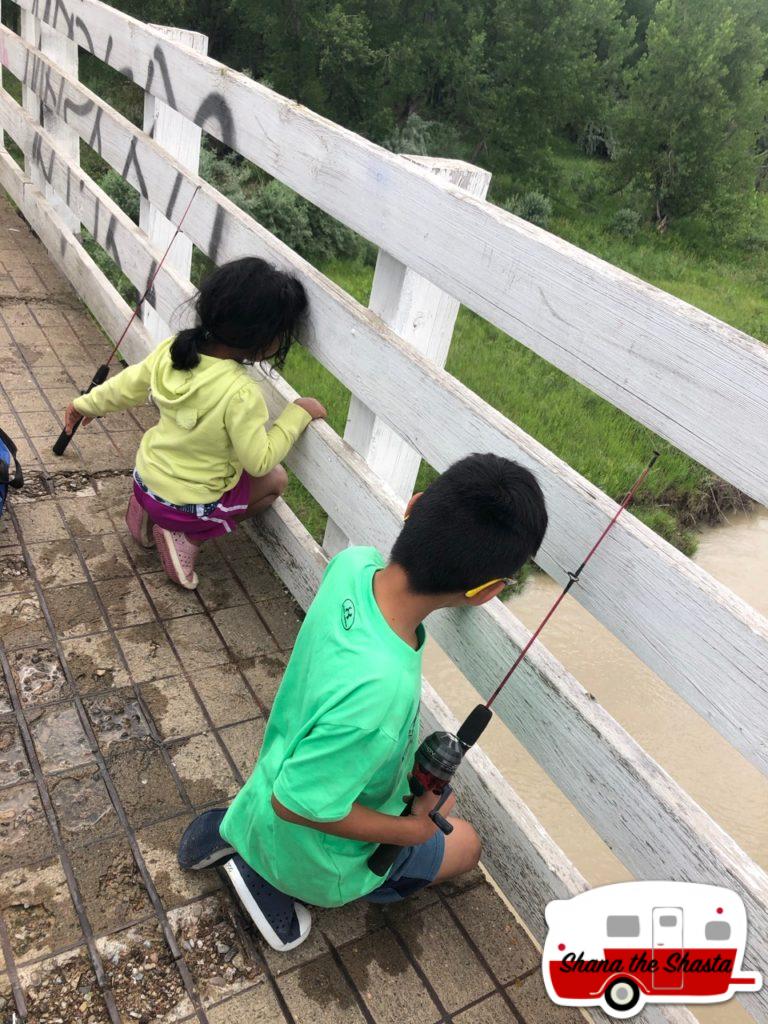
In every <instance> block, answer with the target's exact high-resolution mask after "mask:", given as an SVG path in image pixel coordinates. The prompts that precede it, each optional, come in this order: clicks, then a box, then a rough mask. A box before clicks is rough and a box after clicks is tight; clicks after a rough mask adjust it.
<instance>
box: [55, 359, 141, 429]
mask: <svg viewBox="0 0 768 1024" xmlns="http://www.w3.org/2000/svg"><path fill="white" fill-rule="evenodd" d="M153 356H154V352H153V353H151V355H149V356H147V358H146V359H142V361H141V362H140V363H135V364H134V365H133V366H128V367H126V369H124V370H122V371H121V372H120V373H118V374H116V375H115V376H114V377H110V378H109V380H105V381H104V383H103V384H99V386H98V387H96V388H94V389H93V391H89V392H88V394H87V395H80V396H79V397H78V398H76V399H75V400H74V401H73V402H72V403H71V408H73V409H74V410H75V412H76V413H78V414H79V415H80V416H84V417H86V418H88V419H93V417H94V416H104V414H105V413H108V412H120V411H121V410H122V409H132V408H134V406H137V405H142V404H143V403H144V402H146V400H147V395H148V394H149V382H150V377H151V369H152V365H151V360H152V357H153ZM69 419H70V416H69V410H67V422H69Z"/></svg>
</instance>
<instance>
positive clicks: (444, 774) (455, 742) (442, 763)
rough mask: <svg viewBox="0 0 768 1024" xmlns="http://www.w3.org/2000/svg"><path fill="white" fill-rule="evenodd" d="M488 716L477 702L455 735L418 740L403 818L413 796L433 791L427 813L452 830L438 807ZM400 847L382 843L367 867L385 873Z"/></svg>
mask: <svg viewBox="0 0 768 1024" xmlns="http://www.w3.org/2000/svg"><path fill="white" fill-rule="evenodd" d="M492 716H493V712H492V711H491V710H490V709H489V708H486V707H485V706H484V705H483V704H478V705H477V707H476V708H475V709H474V711H472V712H471V713H470V715H469V716H468V717H467V718H466V719H465V721H464V722H463V723H462V725H461V727H460V728H459V731H458V732H457V733H456V734H455V735H454V733H452V732H443V731H438V732H432V733H430V734H429V736H426V737H425V738H424V739H423V740H422V741H421V744H420V745H419V749H418V750H417V751H416V758H415V761H414V765H413V771H412V772H411V775H410V778H409V784H410V787H411V794H412V795H411V797H410V798H409V800H408V803H407V804H406V806H405V809H404V810H403V817H405V816H406V815H408V814H410V813H411V806H412V804H413V801H414V799H415V798H416V797H418V796H422V795H423V794H424V793H435V794H436V795H438V796H439V797H440V799H439V800H438V802H437V804H436V805H435V806H434V808H433V809H432V810H431V811H430V813H429V816H430V818H431V819H432V821H434V823H435V824H436V825H437V827H438V828H439V829H440V831H441V832H443V833H444V834H445V835H447V836H448V835H450V834H451V832H453V825H452V824H451V823H450V821H448V819H447V818H444V817H443V816H442V814H440V808H441V807H442V806H443V805H444V804H445V801H446V800H447V799H448V797H449V796H450V795H451V793H452V792H453V789H452V788H451V780H452V779H453V776H454V775H455V774H456V769H457V768H458V767H459V765H460V764H461V762H462V760H463V759H464V755H465V754H466V752H467V751H468V750H469V748H470V747H471V746H473V745H474V744H475V743H476V742H477V740H478V739H479V738H480V736H481V735H482V732H483V730H484V729H485V727H486V726H487V725H488V723H489V722H490V720H491V718H492ZM401 849H402V847H400V846H395V845H394V844H389V843H382V844H381V845H380V846H377V847H376V849H375V850H374V851H373V853H372V854H371V856H370V857H369V858H368V867H369V868H370V869H371V871H373V873H374V874H375V875H379V876H383V875H385V874H386V873H387V871H389V869H390V868H391V867H392V865H393V863H394V861H395V858H396V857H397V855H398V853H399V852H400V850H401Z"/></svg>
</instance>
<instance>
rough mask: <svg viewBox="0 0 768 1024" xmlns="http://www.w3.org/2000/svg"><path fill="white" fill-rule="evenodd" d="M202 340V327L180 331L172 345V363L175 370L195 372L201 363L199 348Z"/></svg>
mask: <svg viewBox="0 0 768 1024" xmlns="http://www.w3.org/2000/svg"><path fill="white" fill-rule="evenodd" d="M202 340H203V328H202V327H188V328H187V329H186V330H184V331H179V333H178V334H177V335H176V337H175V338H174V340H173V344H172V345H171V362H172V363H173V368H174V370H194V368H195V367H196V366H197V365H198V363H199V362H200V353H199V352H198V350H197V347H198V345H199V344H200V342H201V341H202Z"/></svg>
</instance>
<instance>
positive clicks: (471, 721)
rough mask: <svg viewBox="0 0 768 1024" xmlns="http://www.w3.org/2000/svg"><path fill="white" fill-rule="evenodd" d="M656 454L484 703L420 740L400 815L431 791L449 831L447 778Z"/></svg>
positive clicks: (379, 869) (387, 858)
mask: <svg viewBox="0 0 768 1024" xmlns="http://www.w3.org/2000/svg"><path fill="white" fill-rule="evenodd" d="M658 457H659V452H657V451H655V452H654V453H653V457H652V458H651V459H650V461H649V462H648V465H647V466H646V467H645V469H644V470H643V471H642V473H641V474H640V476H639V477H638V478H637V480H635V482H634V484H633V485H632V487H631V488H630V489H629V491H628V492H627V495H626V497H625V498H624V500H623V501H622V503H621V504H620V505H619V507H618V509H617V510H616V513H615V515H614V516H613V518H612V519H611V521H610V522H609V523H608V525H607V526H606V527H605V529H604V530H603V532H602V533H601V534H600V536H599V537H598V538H597V540H596V541H595V543H594V544H593V545H592V548H591V549H590V551H589V554H588V555H587V556H586V558H585V559H584V561H583V562H582V563H581V565H580V566H579V567H578V569H576V570H575V572H569V573H568V582H567V583H566V585H565V586H564V587H563V589H562V591H561V592H560V594H559V595H558V597H557V600H556V601H555V602H554V604H553V605H552V607H551V608H550V609H549V611H548V612H547V614H546V615H545V616H544V618H543V619H542V620H541V622H540V623H539V625H538V626H537V627H536V629H535V630H534V632H533V633H532V634H531V636H530V637H529V639H528V641H527V643H526V644H525V645H524V646H523V647H522V649H521V650H520V653H519V654H518V656H517V658H515V661H514V664H513V665H512V667H511V668H510V670H509V671H508V672H507V674H506V675H505V676H504V678H503V679H502V680H501V682H500V683H499V685H498V686H497V687H496V689H495V690H494V691H493V693H492V694H491V696H490V697H489V698H488V700H487V701H486V702H485V704H478V705H477V707H475V708H473V709H472V711H470V713H469V714H468V715H467V717H466V718H465V719H464V721H463V722H462V724H461V725H460V726H459V729H458V732H456V733H455V734H454V733H451V732H443V731H438V732H433V733H430V734H429V736H427V737H426V738H425V739H424V740H422V742H421V745H420V746H419V749H418V750H417V751H416V758H415V761H414V765H413V771H412V772H411V775H410V777H409V780H408V781H409V784H410V787H411V795H410V796H409V797H408V798H407V802H406V806H405V808H404V809H403V812H402V815H401V817H405V816H407V815H409V814H410V813H411V808H412V806H413V801H414V800H415V799H416V797H418V796H422V795H423V794H424V793H428V792H432V793H434V794H435V795H436V796H439V797H440V799H439V800H438V801H437V803H436V805H435V807H434V808H433V809H432V811H430V814H429V816H430V818H431V819H432V821H434V823H435V824H436V825H437V827H438V828H439V829H440V830H441V832H443V833H444V834H445V835H450V834H451V832H452V831H453V825H451V823H450V821H448V820H447V819H446V818H444V817H443V816H442V814H440V809H441V807H442V806H443V805H444V804H445V801H446V800H447V799H448V797H449V796H450V795H451V793H452V792H453V790H452V788H451V780H452V779H453V776H454V774H455V773H456V770H457V768H458V767H459V765H460V764H461V762H462V760H463V759H464V755H465V754H466V753H467V751H468V750H469V749H470V747H473V746H474V745H475V743H477V741H478V740H479V739H480V737H481V736H482V734H483V733H484V732H485V730H486V728H487V727H488V724H489V722H490V721H491V719H492V718H493V712H492V711H491V705H492V704H493V703H494V701H495V700H496V698H497V697H498V696H499V694H500V693H501V691H502V690H503V689H504V687H505V686H506V685H507V683H508V682H509V680H510V679H511V678H512V675H513V673H514V672H515V670H516V669H517V667H518V665H520V663H521V662H522V661H523V659H524V658H525V656H526V654H527V653H528V651H529V650H530V649H531V647H532V646H533V644H534V643H535V642H536V639H537V638H538V636H539V634H540V633H541V631H542V630H543V629H544V627H545V626H546V624H547V623H548V622H549V620H550V619H551V618H552V616H553V615H554V614H555V612H556V611H557V609H558V608H559V607H560V604H561V603H562V601H563V599H564V598H565V595H566V594H567V593H568V591H569V590H570V589H571V588H572V587H573V586H574V584H576V583H578V582H579V577H580V576H581V574H582V572H583V571H584V569H585V568H586V566H587V565H588V563H589V562H590V560H591V558H592V556H593V555H594V554H595V552H596V551H597V549H598V548H599V547H600V545H601V544H602V543H603V541H604V540H605V538H606V537H607V536H608V534H609V533H610V531H611V530H612V529H613V527H614V526H615V524H616V520H617V519H618V518H619V516H620V515H621V513H622V512H623V511H624V510H625V509H626V508H627V506H628V505H630V504H631V502H632V500H633V498H634V497H635V494H636V493H637V491H638V490H639V488H640V487H641V486H642V484H643V481H644V480H645V478H646V477H647V476H648V474H649V473H650V471H651V470H652V469H653V466H654V463H655V462H656V460H657V459H658ZM401 849H402V847H400V846H395V845H393V844H390V843H382V844H381V845H380V846H377V847H376V849H375V850H374V851H373V853H372V854H371V856H370V857H369V858H368V867H369V868H370V870H371V871H372V872H373V873H374V874H376V875H379V876H383V875H385V874H386V873H387V871H388V870H389V869H390V868H391V867H392V864H393V863H394V861H395V858H396V857H397V855H398V853H399V852H400V850H401Z"/></svg>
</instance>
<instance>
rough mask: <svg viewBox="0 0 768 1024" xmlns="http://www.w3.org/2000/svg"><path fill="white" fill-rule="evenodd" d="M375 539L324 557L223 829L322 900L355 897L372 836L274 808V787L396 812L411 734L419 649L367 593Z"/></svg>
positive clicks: (339, 812)
mask: <svg viewBox="0 0 768 1024" xmlns="http://www.w3.org/2000/svg"><path fill="white" fill-rule="evenodd" d="M384 564H385V562H384V559H383V558H382V556H381V554H380V553H379V552H378V551H377V550H376V549H375V548H361V547H360V548H348V549H347V550H345V551H342V552H341V553H340V554H338V555H337V556H336V557H335V558H334V559H332V561H331V562H330V563H329V565H328V568H327V569H326V571H325V575H324V576H323V582H322V584H321V586H320V589H319V590H318V592H317V595H316V597H315V599H314V601H313V602H312V605H311V607H310V609H309V611H308V612H307V617H306V619H305V620H304V623H303V624H302V627H301V629H300V630H299V635H298V637H297V638H296V644H295V646H294V649H293V653H292V655H291V660H290V661H289V662H288V666H287V668H286V671H285V675H284V677H283V681H282V683H281V684H280V689H279V690H278V692H277V696H276V697H275V703H274V706H273V708H272V713H271V715H270V716H269V722H268V723H267V729H266V732H265V734H264V742H263V744H262V747H261V751H260V753H259V759H258V761H257V763H256V767H255V768H254V770H253V774H252V775H251V777H250V779H249V780H248V782H247V783H246V784H245V786H244V787H243V788H242V789H241V790H240V792H239V793H238V794H237V796H236V797H235V800H234V802H233V804H232V806H231V807H230V808H229V810H228V811H227V814H226V816H225V818H224V821H223V822H222V825H221V834H222V835H223V836H224V838H225V839H226V840H227V841H228V842H229V843H231V845H232V846H234V848H235V849H236V850H237V851H238V853H239V854H240V855H241V856H242V857H243V859H244V860H246V861H247V862H248V863H249V864H250V865H251V866H252V867H253V869H254V870H255V871H257V872H258V873H259V874H260V875H262V876H263V877H264V878H266V879H267V881H268V882H271V883H272V885H274V886H275V887H276V888H278V889H280V891H281V892H285V893H288V894H289V895H291V896H295V897H296V898H298V899H301V900H303V901H305V902H307V903H313V904H315V905H317V906H321V907H336V906H341V905H342V904H344V903H349V902H350V901H351V900H354V899H357V898H358V897H360V896H364V895H365V894H366V893H368V892H370V891H371V890H372V889H375V888H376V887H377V886H379V885H381V882H382V879H381V878H380V877H379V876H378V875H374V874H373V873H372V872H371V871H369V870H368V867H367V864H366V861H367V860H368V857H369V856H370V855H371V853H372V852H373V850H374V849H375V845H374V844H372V843H362V842H358V841H356V840H352V839H342V838H340V837H338V836H331V835H328V834H327V833H325V832H319V831H317V830H315V829H312V828H307V827H306V826H304V825H295V824H292V823H291V822H287V821H284V820H283V819H282V818H279V817H278V816H277V815H276V814H275V812H274V810H273V808H272V804H271V797H272V794H273V793H274V795H275V797H276V798H277V799H278V800H279V801H280V803H281V804H283V805H284V806H285V807H287V808H288V809H289V810H291V811H293V812H294V813H295V814H300V815H301V816H302V817H304V818H310V819H311V820H313V821H338V820H340V819H341V818H345V817H346V816H347V815H348V814H349V812H350V810H351V809H352V804H353V803H360V804H363V805H365V806H366V807H371V808H373V809H374V810H377V811H381V812H382V813H384V814H393V815H397V814H400V812H401V811H402V809H403V799H402V798H403V796H405V795H406V794H407V793H408V792H409V789H408V779H407V776H408V773H409V772H410V770H411V768H412V766H413V758H414V755H415V752H416V744H417V740H418V733H419V699H420V696H421V657H422V651H423V647H424V630H423V627H421V626H420V627H419V649H418V650H414V649H413V648H412V647H410V646H409V645H408V644H407V643H406V642H405V641H404V640H402V639H401V638H400V637H399V636H397V634H396V633H394V632H393V630H392V629H391V628H390V627H389V625H388V624H387V622H386V620H385V619H384V616H383V615H382V614H381V611H380V610H379V607H378V605H377V604H376V600H375V599H374V596H373V576H374V573H376V572H377V571H378V570H379V569H382V568H383V567H384Z"/></svg>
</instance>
